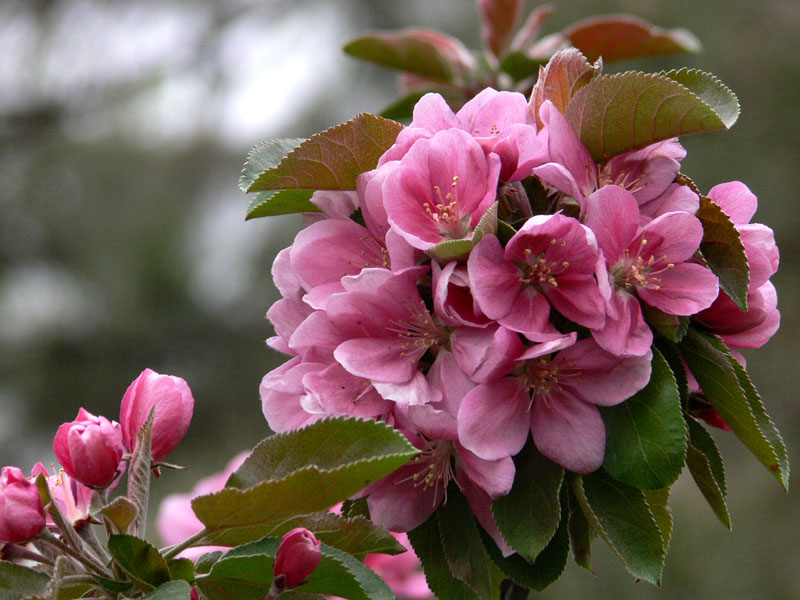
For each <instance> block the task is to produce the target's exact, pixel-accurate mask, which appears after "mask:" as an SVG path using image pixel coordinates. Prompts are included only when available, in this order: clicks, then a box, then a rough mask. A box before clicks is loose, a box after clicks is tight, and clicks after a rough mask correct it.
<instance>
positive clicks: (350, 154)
mask: <svg viewBox="0 0 800 600" xmlns="http://www.w3.org/2000/svg"><path fill="white" fill-rule="evenodd" d="M402 129H403V126H402V125H401V124H400V123H395V122H394V121H390V120H389V119H384V118H383V117H376V116H375V115H371V114H369V113H361V114H360V115H358V116H356V117H355V118H354V119H351V120H350V121H348V122H347V123H343V124H342V125H337V126H336V127H331V128H330V129H326V130H325V131H323V132H322V133H318V134H316V135H313V136H311V137H310V138H309V139H307V140H305V141H304V142H303V143H302V144H300V145H299V146H297V148H295V149H294V150H292V151H291V152H290V153H289V154H288V155H287V156H286V157H285V158H284V159H283V160H281V162H280V164H278V166H276V167H272V168H270V169H267V170H266V171H264V172H262V173H261V174H260V175H259V176H258V177H257V178H256V179H255V181H253V183H252V184H251V185H250V187H248V188H247V191H248V192H261V191H264V190H354V189H356V178H357V177H358V176H359V175H360V174H361V173H364V172H366V171H369V170H371V169H374V168H375V167H376V166H377V164H378V159H379V158H380V157H381V156H382V155H383V153H384V152H386V151H387V150H388V149H389V148H390V147H391V146H392V144H394V141H395V139H396V138H397V134H398V133H400V131H401V130H402Z"/></svg>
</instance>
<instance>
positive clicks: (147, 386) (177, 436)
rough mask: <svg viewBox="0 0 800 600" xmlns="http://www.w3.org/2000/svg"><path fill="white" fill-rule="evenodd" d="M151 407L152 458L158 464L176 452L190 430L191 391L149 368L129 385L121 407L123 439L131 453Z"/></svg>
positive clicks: (182, 384) (184, 384) (173, 377)
mask: <svg viewBox="0 0 800 600" xmlns="http://www.w3.org/2000/svg"><path fill="white" fill-rule="evenodd" d="M153 407H155V409H156V412H155V417H154V419H153V441H152V455H153V460H154V461H156V462H158V461H160V460H163V459H164V458H166V456H167V455H168V454H169V453H170V452H172V451H173V450H174V449H175V447H176V446H177V445H178V444H179V443H180V441H181V440H182V439H183V436H184V435H185V434H186V431H187V430H188V429H189V422H190V421H191V420H192V412H193V411H194V398H193V397H192V391H191V390H190V389H189V386H188V385H187V383H186V381H184V380H183V379H181V378H180V377H175V376H174V375H161V374H159V373H156V372H155V371H153V370H152V369H145V370H144V371H142V373H141V374H140V375H139V377H137V378H136V379H134V380H133V382H132V383H131V384H130V386H128V389H127V390H126V391H125V395H124V396H123V397H122V406H121V407H120V419H119V420H120V423H121V424H122V437H123V438H124V439H125V443H126V444H127V445H128V448H129V449H130V450H131V452H132V451H133V450H134V448H136V436H137V435H138V433H139V430H140V429H141V428H142V425H144V423H145V421H147V418H148V416H149V415H150V410H151V409H152V408H153Z"/></svg>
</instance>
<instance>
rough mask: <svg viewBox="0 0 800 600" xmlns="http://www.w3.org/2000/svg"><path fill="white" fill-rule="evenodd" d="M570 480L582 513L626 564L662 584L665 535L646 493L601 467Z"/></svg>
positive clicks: (636, 571) (640, 576) (639, 574)
mask: <svg viewBox="0 0 800 600" xmlns="http://www.w3.org/2000/svg"><path fill="white" fill-rule="evenodd" d="M571 484H572V490H573V492H574V493H575V496H576V498H577V499H578V502H579V503H580V505H581V508H582V509H583V514H584V515H586V518H587V520H588V521H589V523H590V524H591V525H592V527H594V528H595V530H596V531H597V532H598V533H599V534H600V536H601V537H602V538H603V539H604V540H605V541H606V543H608V545H609V546H610V547H611V549H612V550H613V551H614V553H615V554H616V555H617V556H618V557H619V559H620V560H621V561H622V563H623V564H624V565H625V568H627V569H628V571H630V573H631V574H632V575H633V576H634V577H638V578H639V579H644V580H645V581H649V582H650V583H653V584H655V585H659V583H660V581H661V569H663V567H664V548H663V539H662V537H661V531H660V530H659V528H658V525H657V523H656V521H655V518H654V517H653V513H652V512H651V510H650V507H649V505H648V504H647V500H646V498H645V496H644V493H643V492H642V491H641V490H638V489H636V488H634V487H631V486H629V485H626V484H624V483H622V482H619V481H616V480H614V479H612V478H611V477H610V476H609V475H608V474H606V473H605V472H604V471H603V470H602V469H600V470H598V471H595V472H594V473H590V474H588V475H583V476H582V477H581V476H578V475H574V474H572V475H571Z"/></svg>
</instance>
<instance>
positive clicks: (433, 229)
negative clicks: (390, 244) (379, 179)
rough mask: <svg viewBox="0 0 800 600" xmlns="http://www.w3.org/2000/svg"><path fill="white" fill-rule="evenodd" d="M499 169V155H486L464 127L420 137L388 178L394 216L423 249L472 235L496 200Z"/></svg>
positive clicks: (396, 225) (386, 197)
mask: <svg viewBox="0 0 800 600" xmlns="http://www.w3.org/2000/svg"><path fill="white" fill-rule="evenodd" d="M499 172H500V159H499V158H498V157H497V155H495V154H489V155H488V156H486V155H485V154H484V152H483V150H482V148H481V146H480V145H479V144H478V143H477V142H476V141H475V140H474V139H473V138H472V136H470V135H469V134H467V133H466V132H464V131H461V130H458V129H448V130H446V131H440V132H438V133H436V134H434V135H433V136H432V137H431V138H429V139H428V138H421V139H419V140H417V141H416V142H415V143H414V145H413V146H412V147H411V148H410V149H409V151H408V153H406V155H405V156H404V157H403V158H402V159H401V160H400V164H399V165H398V166H397V167H396V168H394V169H393V170H392V171H391V173H389V175H388V176H387V177H386V180H385V181H384V183H383V186H382V189H381V192H382V194H383V204H384V206H385V207H386V213H387V215H388V218H389V222H390V223H391V226H392V228H393V229H394V230H395V231H397V233H399V234H400V235H401V236H402V237H403V238H405V240H406V241H407V242H408V243H409V244H410V245H411V246H413V247H415V248H419V249H420V250H428V249H430V248H432V247H433V246H435V245H436V244H438V243H440V242H444V241H448V240H459V239H468V238H470V237H471V235H472V232H473V230H474V229H475V227H476V226H477V225H478V222H479V221H480V220H481V217H483V215H484V214H485V213H486V211H487V210H488V209H489V207H490V206H491V205H492V204H494V202H495V199H496V196H497V182H498V174H499Z"/></svg>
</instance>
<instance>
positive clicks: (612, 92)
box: [566, 71, 738, 162]
mask: <svg viewBox="0 0 800 600" xmlns="http://www.w3.org/2000/svg"><path fill="white" fill-rule="evenodd" d="M694 78H697V79H700V78H705V79H706V80H707V81H708V82H709V84H708V85H709V87H713V88H714V89H715V91H716V92H717V93H715V94H709V95H707V96H705V97H700V96H698V95H697V94H695V93H694V92H692V90H690V89H689V88H687V87H686V86H684V85H682V84H681V83H679V82H678V81H676V80H675V79H673V78H671V77H669V76H668V75H666V74H649V73H638V72H633V71H629V72H627V73H619V74H616V75H604V76H602V77H596V78H594V79H593V80H592V81H590V82H589V83H587V84H586V85H585V86H583V87H582V88H581V89H580V90H578V92H577V93H576V94H575V96H573V98H572V101H571V102H570V103H569V106H568V107H567V112H566V118H567V121H568V122H569V124H570V126H571V127H572V129H573V130H574V131H575V132H576V133H577V134H578V137H580V139H581V141H582V142H583V144H584V145H585V146H586V147H587V148H588V150H589V152H590V153H591V154H592V156H593V157H594V159H595V160H596V161H597V162H603V161H605V160H607V159H609V158H611V157H612V156H616V155H618V154H622V153H623V152H629V151H631V150H636V149H638V148H643V147H644V146H648V145H650V144H653V143H655V142H659V141H662V140H666V139H669V138H672V137H677V136H680V135H687V134H690V133H699V132H704V131H715V130H719V129H729V128H730V127H731V126H732V125H733V123H734V122H735V119H734V118H732V117H731V115H733V114H736V115H738V101H737V100H736V96H734V95H733V93H732V92H730V91H729V90H727V88H725V87H724V86H722V85H721V84H719V82H718V81H717V80H716V78H715V77H714V76H713V75H709V74H707V73H701V72H697V73H696V74H695V75H694ZM714 82H715V83H714ZM716 84H718V85H719V86H720V87H716ZM697 87H699V86H697ZM723 89H724V90H725V92H724V93H723V92H722V91H721V90H723ZM708 102H712V104H708Z"/></svg>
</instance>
